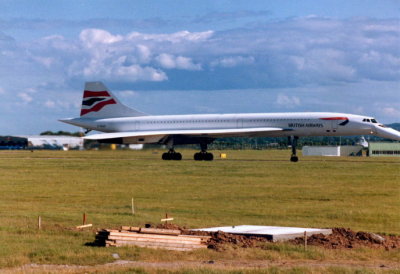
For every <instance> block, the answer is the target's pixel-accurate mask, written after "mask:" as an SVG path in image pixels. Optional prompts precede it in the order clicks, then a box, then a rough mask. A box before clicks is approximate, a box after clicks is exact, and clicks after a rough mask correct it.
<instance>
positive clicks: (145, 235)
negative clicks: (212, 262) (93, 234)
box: [110, 232, 199, 240]
mask: <svg viewBox="0 0 400 274" xmlns="http://www.w3.org/2000/svg"><path fill="white" fill-rule="evenodd" d="M110 236H126V237H146V238H154V239H157V238H158V239H176V238H178V236H172V235H157V234H144V233H136V232H110ZM189 238H190V239H193V240H194V239H199V238H192V237H189Z"/></svg>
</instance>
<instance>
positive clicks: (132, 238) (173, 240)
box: [96, 226, 210, 251]
mask: <svg viewBox="0 0 400 274" xmlns="http://www.w3.org/2000/svg"><path fill="white" fill-rule="evenodd" d="M209 239H210V237H209V236H195V235H181V231H180V230H173V229H158V228H139V227H130V226H123V227H121V229H120V230H113V229H104V230H100V231H98V232H97V233H96V243H97V244H98V245H101V246H107V247H108V246H126V245H134V246H140V247H149V248H164V249H168V250H178V251H190V250H194V249H198V248H207V241H208V240H209Z"/></svg>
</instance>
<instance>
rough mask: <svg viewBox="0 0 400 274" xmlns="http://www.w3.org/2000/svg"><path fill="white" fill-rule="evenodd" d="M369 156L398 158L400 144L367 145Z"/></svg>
mask: <svg viewBox="0 0 400 274" xmlns="http://www.w3.org/2000/svg"><path fill="white" fill-rule="evenodd" d="M368 155H369V156H384V157H388V156H390V157H400V143H389V142H387V143H382V142H377V143H369V147H368Z"/></svg>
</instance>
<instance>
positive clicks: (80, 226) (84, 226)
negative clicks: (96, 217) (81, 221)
mask: <svg viewBox="0 0 400 274" xmlns="http://www.w3.org/2000/svg"><path fill="white" fill-rule="evenodd" d="M92 226H93V225H92V224H87V225H78V226H77V227H76V228H78V229H82V228H87V227H92Z"/></svg>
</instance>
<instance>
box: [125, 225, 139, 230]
mask: <svg viewBox="0 0 400 274" xmlns="http://www.w3.org/2000/svg"><path fill="white" fill-rule="evenodd" d="M121 230H127V231H134V232H139V231H140V227H137V226H124V225H123V226H121Z"/></svg>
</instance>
